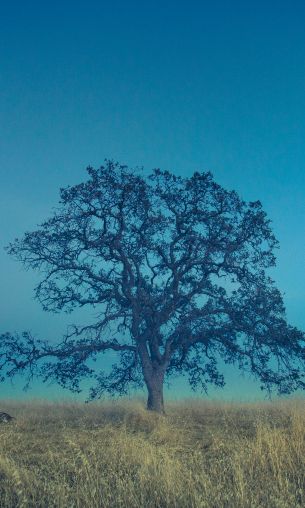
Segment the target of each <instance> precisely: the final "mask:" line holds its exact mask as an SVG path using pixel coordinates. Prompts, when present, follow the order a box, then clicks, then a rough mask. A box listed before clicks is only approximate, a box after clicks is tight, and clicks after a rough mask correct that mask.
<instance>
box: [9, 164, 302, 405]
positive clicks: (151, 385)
mask: <svg viewBox="0 0 305 508" xmlns="http://www.w3.org/2000/svg"><path fill="white" fill-rule="evenodd" d="M87 171H88V174H89V179H88V181H86V182H84V183H81V184H79V185H76V186H73V187H68V188H65V189H61V201H60V206H59V207H58V208H57V209H56V211H55V212H54V214H53V216H52V217H51V218H50V219H49V220H47V221H46V222H44V223H42V224H41V225H40V226H39V229H37V230H36V231H34V232H30V233H25V235H24V237H23V238H22V239H19V240H18V239H17V240H15V241H14V242H12V243H11V244H10V245H9V246H8V252H9V253H10V254H12V255H13V256H14V257H15V258H16V259H18V260H20V261H21V262H22V263H23V264H24V265H25V266H26V267H27V268H33V269H36V270H39V271H40V273H41V282H40V283H39V284H38V286H37V287H36V288H35V295H36V298H37V299H38V300H39V302H41V304H42V306H43V308H44V309H45V310H47V311H54V312H57V311H61V310H65V311H68V312H70V311H72V310H73V309H75V308H77V307H84V306H88V307H92V308H93V309H94V315H95V320H94V321H93V322H88V323H86V324H84V326H77V325H71V327H70V328H69V329H68V331H67V332H66V334H65V335H64V336H63V337H62V338H61V340H60V341H58V342H57V343H56V344H55V345H54V344H53V343H50V342H47V341H45V340H43V339H35V338H34V337H33V336H32V335H31V333H30V332H24V333H22V334H21V335H16V334H11V333H5V334H2V336H1V343H0V368H1V369H2V373H3V377H2V379H5V377H6V376H13V375H15V374H16V373H18V372H23V371H26V372H27V373H28V379H29V380H30V379H31V378H32V377H33V376H35V375H37V376H41V377H42V378H43V380H44V381H46V380H49V379H55V380H56V381H57V382H58V383H59V384H61V385H62V386H64V387H68V388H70V389H72V390H76V391H77V390H79V383H80V381H81V380H82V379H83V378H86V377H92V378H95V382H94V383H93V386H92V388H91V391H90V398H95V397H99V396H101V395H102V394H104V393H105V392H108V393H118V394H123V393H126V391H127V389H128V388H129V387H135V386H143V384H144V383H145V385H146V387H147V390H148V402H147V407H148V409H151V410H154V411H158V412H163V411H164V403H163V385H164V380H165V379H166V378H168V377H169V376H170V375H172V374H179V373H184V374H186V375H188V378H189V382H190V384H191V386H192V387H193V388H196V387H197V386H199V387H201V388H202V389H203V390H206V389H207V386H208V384H209V383H214V384H215V385H218V386H223V385H224V379H223V375H222V374H221V372H219V360H221V361H223V360H224V361H225V362H226V363H235V364H237V365H238V367H239V368H240V369H242V370H244V371H247V372H249V373H252V374H253V375H254V376H255V377H256V378H258V379H260V381H261V383H262V387H263V388H266V389H268V390H271V389H272V388H273V387H276V388H277V390H278V392H279V393H290V392H292V391H293V390H295V389H297V388H305V383H304V365H305V352H304V351H305V348H304V334H303V333H302V332H301V331H298V330H297V329H296V328H294V327H292V326H290V325H289V324H287V322H286V318H285V308H284V304H283V299H282V296H281V293H280V292H279V291H278V289H276V287H275V285H274V282H273V281H272V279H271V278H270V277H269V276H268V275H267V273H266V269H268V268H269V267H272V266H274V265H275V256H274V249H275V248H276V247H277V241H276V239H275V237H274V235H273V233H272V231H271V228H270V221H269V220H268V219H267V217H266V214H265V212H264V211H263V210H262V206H261V203H260V202H259V201H256V202H250V203H246V202H244V201H243V200H242V199H241V198H240V197H239V196H238V195H237V194H236V192H234V191H227V190H225V189H223V188H222V187H221V186H220V185H218V184H217V183H215V181H214V180H213V177H212V175H211V174H210V173H194V174H193V176H192V177H190V178H181V177H178V176H175V175H174V174H171V173H169V172H167V171H160V170H155V171H154V172H153V173H152V174H151V175H150V176H149V177H144V176H143V174H142V173H141V172H140V171H133V170H129V169H128V168H127V167H126V166H121V165H119V164H118V163H114V162H112V161H105V164H104V166H102V167H101V168H99V169H93V168H92V167H89V168H88V169H87ZM107 351H116V352H117V354H118V358H119V359H118V362H117V363H115V364H113V365H112V370H111V372H110V373H108V374H107V375H106V374H105V372H103V370H100V371H96V370H95V369H94V367H93V362H91V361H90V360H92V359H95V358H96V357H97V355H99V354H100V353H105V352H107ZM221 361H220V364H221Z"/></svg>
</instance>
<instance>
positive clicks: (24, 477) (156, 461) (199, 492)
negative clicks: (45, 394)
mask: <svg viewBox="0 0 305 508" xmlns="http://www.w3.org/2000/svg"><path fill="white" fill-rule="evenodd" d="M0 411H7V412H8V413H9V414H11V415H13V416H15V417H16V418H17V419H16V420H15V421H14V422H13V423H9V424H2V425H1V426H0V506H1V508H6V507H14V508H15V507H16V508H17V507H23V508H26V507H35V508H42V507H45V508H51V507H60V508H70V507H71V508H72V507H73V508H74V507H79V508H103V507H107V508H108V507H113V508H119V507H128V508H133V507H141V508H152V507H161V508H163V507H164V508H167V507H168V508H173V507H179V508H180V507H181V508H191V507H194V508H195V507H196V508H197V507H198V508H199V507H200V508H205V507H207V508H214V507H215V508H221V507H232V508H239V507H240V508H247V507H251V508H252V507H268V508H273V507H274V508H285V507H291V508H297V507H304V506H305V477H304V476H305V404H304V400H299V401H298V400H294V401H286V402H277V403H260V404H229V403H211V402H205V401H194V400H193V401H192V400H186V401H183V402H176V403H173V402H172V403H169V404H168V405H167V417H163V416H158V415H156V414H152V413H148V412H147V411H146V410H145V409H144V403H143V402H141V401H139V400H134V401H126V400H123V401H120V402H113V403H110V402H102V403H94V404H89V405H85V404H81V403H62V404H58V403H57V404H54V403H47V402H43V401H42V402H31V403H20V402H13V401H2V402H1V403H0Z"/></svg>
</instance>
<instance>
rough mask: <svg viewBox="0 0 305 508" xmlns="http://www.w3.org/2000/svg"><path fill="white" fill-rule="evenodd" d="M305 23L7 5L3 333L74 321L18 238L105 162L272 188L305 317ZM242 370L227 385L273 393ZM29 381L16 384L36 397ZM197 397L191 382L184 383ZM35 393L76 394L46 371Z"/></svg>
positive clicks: (171, 7)
mask: <svg viewBox="0 0 305 508" xmlns="http://www.w3.org/2000/svg"><path fill="white" fill-rule="evenodd" d="M304 23H305V4H304V2H301V1H292V2H290V3H289V4H288V2H271V1H269V2H268V1H267V2H266V1H265V2H260V1H257V2H241V1H240V2H237V1H231V2H229V1H225V0H222V1H218V2H205V1H201V2H199V1H198V2H195V1H192V0H190V1H188V2H177V1H176V2H172V1H167V2H160V1H155V2H143V1H141V2H140V1H130V2H123V1H113V2H111V3H110V2H104V1H99V2H94V1H90V0H89V1H87V2H69V1H66V2H60V3H59V2H56V1H53V2H34V1H29V2H21V1H20V2H10V3H8V2H6V3H4V2H2V3H1V6H0V184H1V185H0V217H1V238H0V241H1V245H0V263H1V264H0V274H1V275H0V277H1V289H2V291H1V294H0V309H1V332H2V331H21V330H24V329H30V330H32V332H33V333H35V334H36V335H37V336H44V337H46V338H49V339H50V340H56V339H57V338H60V335H61V333H62V332H64V331H65V327H66V324H67V323H69V322H71V321H73V319H74V317H73V315H72V316H65V315H63V316H62V315H56V316H53V315H51V314H47V313H44V312H43V311H42V310H41V308H40V306H39V304H38V303H37V302H35V301H34V300H33V288H34V286H35V283H36V282H37V281H38V280H39V275H38V274H35V273H33V272H25V271H23V270H22V268H21V266H19V265H18V264H17V263H16V262H14V261H12V260H11V259H9V257H8V256H7V254H6V253H5V252H4V251H3V246H4V245H7V244H8V243H9V242H10V241H11V240H12V239H14V238H15V237H18V236H21V235H22V233H23V232H24V231H26V230H33V229H35V225H36V224H38V223H39V222H41V221H42V220H43V219H45V218H46V217H48V216H49V215H50V211H51V209H52V207H53V206H55V205H56V204H57V202H58V190H59V188H60V187H64V186H66V185H73V184H76V183H79V182H80V181H82V180H83V179H84V178H85V177H86V175H85V171H84V169H85V167H86V166H88V165H89V164H90V165H93V166H99V165H100V164H102V162H103V160H104V159H105V158H113V159H115V160H118V161H120V162H122V163H126V164H128V165H130V166H137V165H138V166H144V168H145V170H147V171H148V172H149V171H150V170H151V169H152V168H156V167H160V168H161V169H168V170H171V171H173V172H175V173H177V174H179V175H183V176H188V175H191V174H192V173H193V172H194V171H195V170H202V171H205V170H210V171H212V173H213V174H214V177H215V180H216V181H217V182H218V183H220V184H221V185H223V186H224V187H225V188H228V189H235V190H236V191H237V192H238V193H239V194H240V195H241V196H242V197H243V198H244V199H245V200H249V201H253V200H257V199H260V200H261V201H262V203H263V206H264V209H265V210H266V212H267V213H268V215H269V218H270V219H272V222H273V230H274V232H275V234H276V236H277V238H278V240H279V241H280V246H281V247H280V250H279V251H278V255H277V259H278V263H277V268H276V269H274V270H273V271H272V276H273V277H274V278H275V280H276V281H277V284H278V287H279V288H280V289H281V290H282V291H283V292H284V293H285V303H286V308H287V316H288V319H289V321H290V322H291V324H293V325H296V326H298V327H300V328H302V329H305V312H304V301H305V298H304V295H305V256H304V246H305V143H304V140H305V120H304V119H305V31H304ZM82 318H83V319H85V318H86V316H82V315H81V313H78V314H77V315H76V316H75V320H76V319H78V320H82ZM226 379H227V387H226V389H225V390H222V391H221V392H218V391H217V392H214V391H213V390H211V397H214V396H215V397H216V396H217V397H222V398H229V399H231V398H237V399H240V398H257V397H260V396H261V392H260V391H259V390H258V384H257V383H254V382H251V381H250V380H249V379H247V378H244V379H241V378H240V377H239V376H238V374H237V373H236V372H235V371H233V370H232V369H231V368H230V369H228V368H226ZM21 386H22V383H20V382H19V381H17V382H16V383H15V387H11V386H10V384H9V383H6V384H4V385H2V386H1V394H2V396H3V397H5V396H10V397H17V398H18V397H20V398H22V397H25V394H24V393H23V392H22V391H21ZM187 393H188V392H187V388H186V385H185V384H184V383H183V382H182V381H179V380H178V381H177V382H176V383H175V384H174V385H173V388H172V390H171V392H170V394H171V396H173V397H176V396H179V395H180V394H187ZM26 396H27V397H28V396H31V397H33V396H40V397H41V396H44V397H53V398H54V397H61V396H66V397H67V396H69V392H63V391H62V390H60V389H59V388H58V387H56V386H55V387H52V388H49V389H47V388H45V387H44V386H43V387H42V386H41V385H40V383H39V382H36V383H34V385H33V389H32V390H31V391H30V392H29V393H28V395H26Z"/></svg>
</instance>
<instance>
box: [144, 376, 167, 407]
mask: <svg viewBox="0 0 305 508" xmlns="http://www.w3.org/2000/svg"><path fill="white" fill-rule="evenodd" d="M163 381H164V373H163V372H153V374H152V375H151V376H150V377H149V378H148V379H147V380H146V386H147V390H148V399H147V409H148V410H149V411H155V412H156V413H160V414H165V411H164V400H163Z"/></svg>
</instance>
